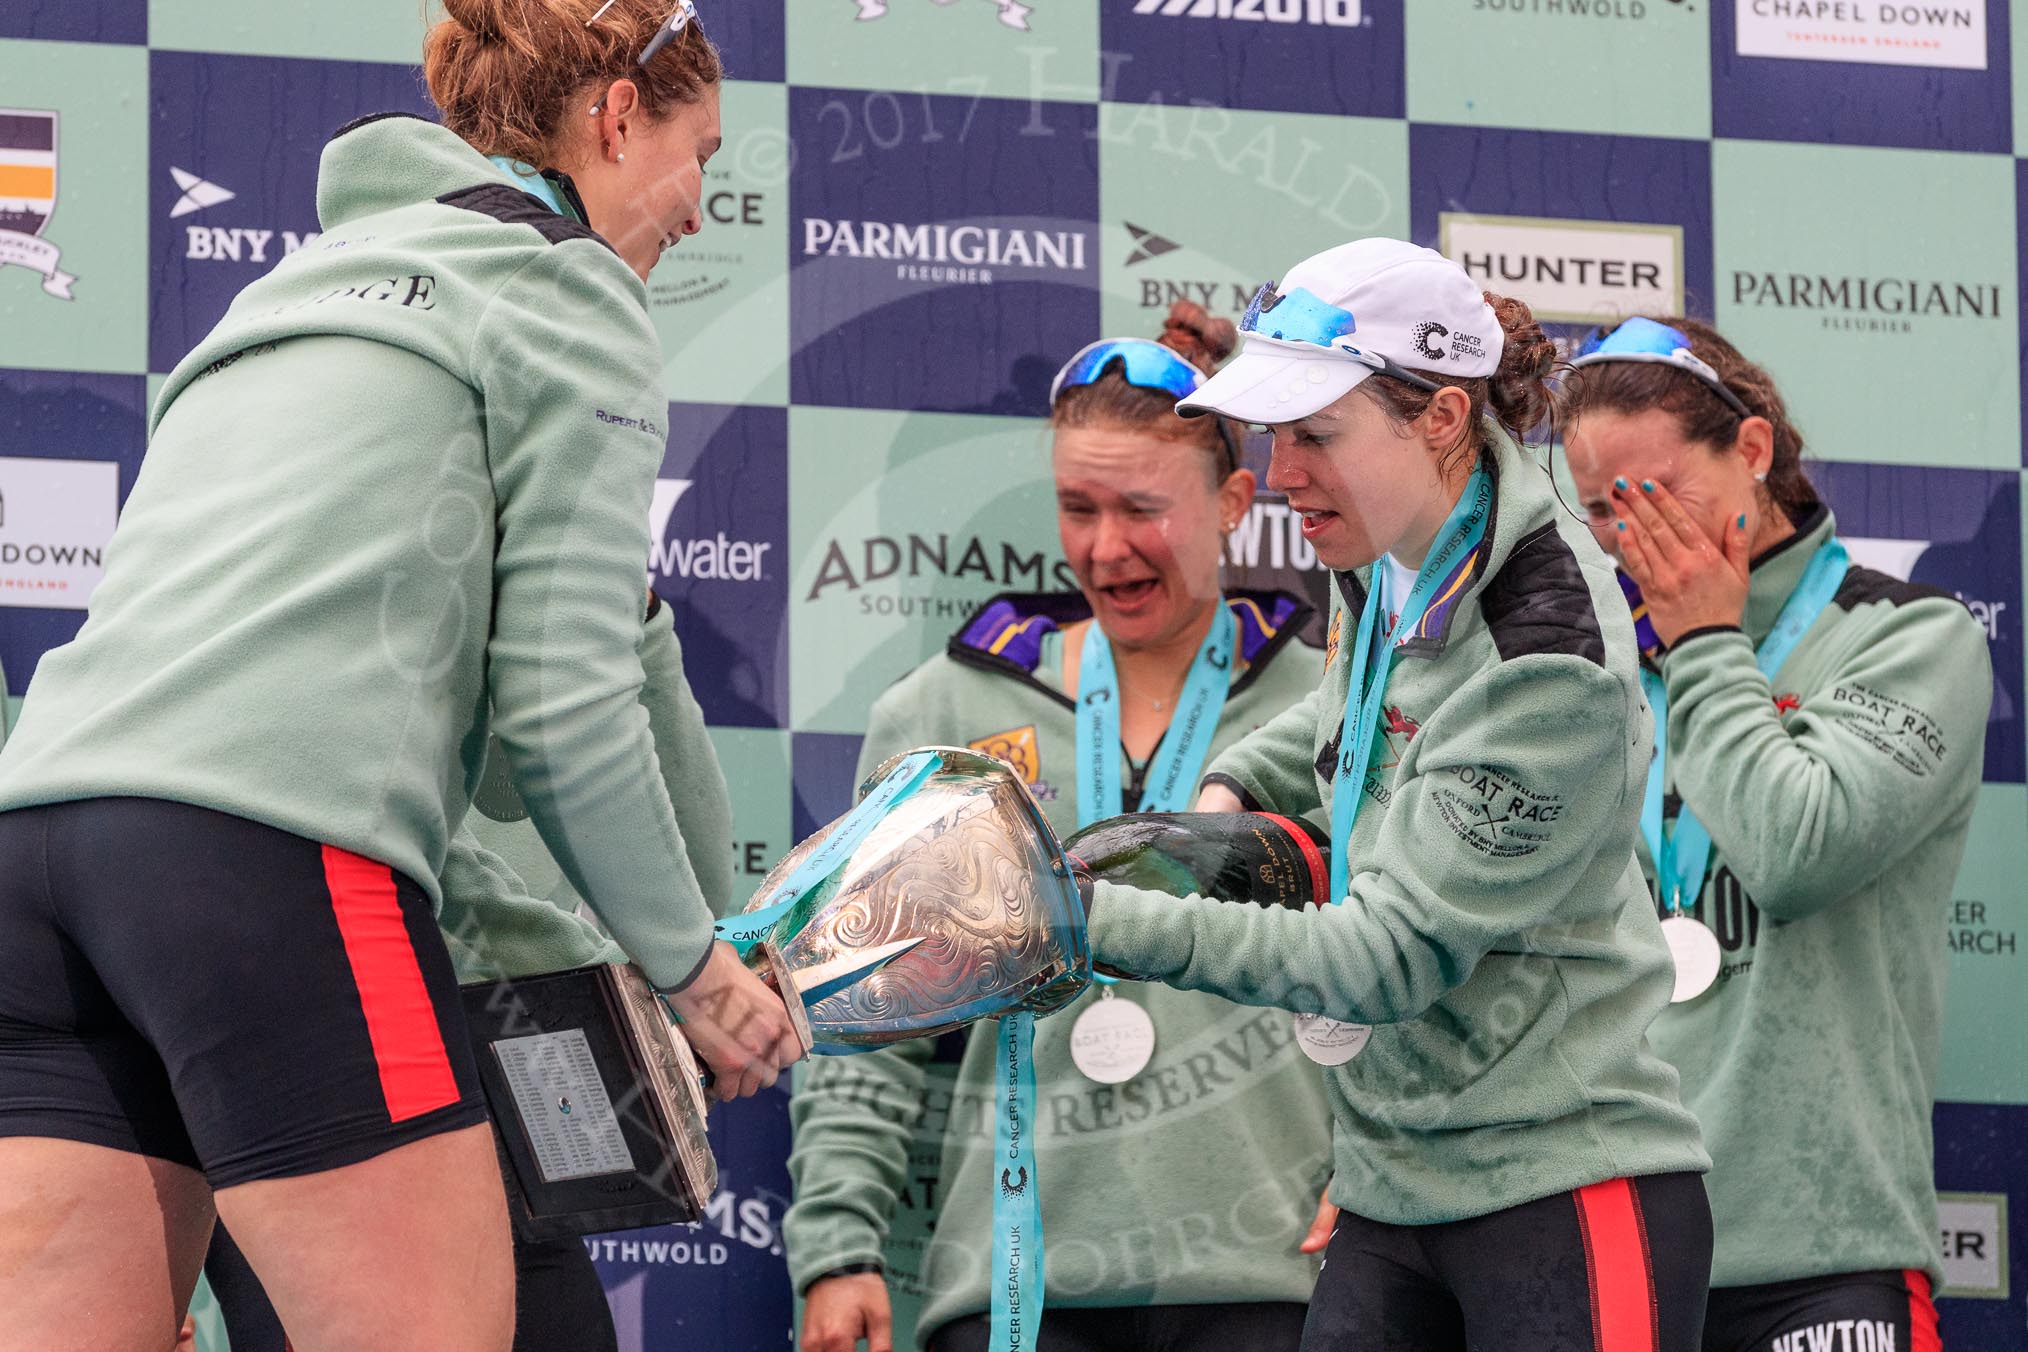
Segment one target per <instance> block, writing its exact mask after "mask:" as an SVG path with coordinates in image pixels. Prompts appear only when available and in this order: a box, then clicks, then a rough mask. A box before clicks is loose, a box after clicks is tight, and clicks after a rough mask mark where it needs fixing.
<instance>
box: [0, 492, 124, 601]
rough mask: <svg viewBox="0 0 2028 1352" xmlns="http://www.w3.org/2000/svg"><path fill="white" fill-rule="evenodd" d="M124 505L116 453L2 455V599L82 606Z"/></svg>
mask: <svg viewBox="0 0 2028 1352" xmlns="http://www.w3.org/2000/svg"><path fill="white" fill-rule="evenodd" d="M119 512H120V467H119V466H118V465H117V464H115V463H114V462H112V461H110V460H43V459H35V458H27V457H21V456H0V606H32V607H35V608H37V609H45V610H83V609H84V608H85V606H86V604H87V603H88V602H89V601H90V600H91V595H92V590H93V589H94V588H95V587H97V586H98V584H99V579H100V578H101V577H103V576H104V575H105V553H106V543H107V541H109V540H111V539H112V538H113V527H114V526H115V525H116V524H117V523H118V520H119Z"/></svg>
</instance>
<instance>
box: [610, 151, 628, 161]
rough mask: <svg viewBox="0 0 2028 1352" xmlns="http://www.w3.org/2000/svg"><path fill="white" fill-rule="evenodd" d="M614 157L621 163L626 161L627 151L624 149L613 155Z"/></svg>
mask: <svg viewBox="0 0 2028 1352" xmlns="http://www.w3.org/2000/svg"><path fill="white" fill-rule="evenodd" d="M613 158H614V159H616V160H619V161H620V162H621V163H625V162H626V158H627V152H626V151H624V150H622V151H621V152H620V153H619V154H617V155H615V156H613Z"/></svg>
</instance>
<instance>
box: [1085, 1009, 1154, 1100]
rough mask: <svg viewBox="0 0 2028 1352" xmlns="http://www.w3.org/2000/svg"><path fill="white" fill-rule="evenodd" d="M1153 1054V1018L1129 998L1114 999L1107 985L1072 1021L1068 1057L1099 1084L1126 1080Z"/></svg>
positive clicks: (1139, 1069)
mask: <svg viewBox="0 0 2028 1352" xmlns="http://www.w3.org/2000/svg"><path fill="white" fill-rule="evenodd" d="M1154 1055H1155V1021H1154V1020H1153V1019H1151V1018H1149V1017H1148V1011H1147V1010H1145V1009H1142V1008H1141V1007H1140V1006H1139V1005H1137V1004H1135V1003H1134V1002H1133V1001H1132V1000H1120V999H1115V998H1114V996H1113V993H1112V990H1111V988H1110V987H1108V988H1107V989H1106V990H1105V992H1104V993H1103V994H1101V995H1100V996H1099V998H1098V999H1096V1000H1094V1001H1092V1002H1091V1003H1090V1004H1088V1005H1086V1006H1085V1007H1084V1012H1083V1013H1082V1014H1080V1015H1078V1016H1077V1022H1076V1023H1074V1024H1072V1025H1071V1028H1070V1059H1071V1060H1072V1061H1073V1062H1074V1063H1075V1064H1076V1065H1077V1068H1078V1069H1079V1070H1080V1071H1082V1072H1083V1073H1084V1077H1085V1078H1086V1079H1088V1080H1095V1081H1097V1082H1098V1083H1099V1084H1125V1083H1126V1082H1127V1081H1128V1080H1131V1079H1133V1078H1134V1077H1135V1076H1136V1075H1139V1074H1140V1073H1141V1072H1142V1071H1143V1070H1146V1069H1147V1068H1148V1062H1149V1061H1151V1060H1152V1059H1154Z"/></svg>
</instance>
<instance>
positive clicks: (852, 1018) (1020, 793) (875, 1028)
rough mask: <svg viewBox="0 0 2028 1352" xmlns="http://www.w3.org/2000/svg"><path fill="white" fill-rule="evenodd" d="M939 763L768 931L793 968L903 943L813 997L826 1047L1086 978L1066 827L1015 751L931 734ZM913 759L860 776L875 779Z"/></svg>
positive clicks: (924, 1029)
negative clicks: (873, 965)
mask: <svg viewBox="0 0 2028 1352" xmlns="http://www.w3.org/2000/svg"><path fill="white" fill-rule="evenodd" d="M926 752H927V753H934V754H935V756H936V757H937V759H938V762H939V763H938V765H937V766H936V767H935V769H933V770H931V771H930V772H929V773H928V774H927V776H926V777H925V778H923V779H922V780H921V781H920V783H919V784H918V785H917V787H916V788H915V789H914V790H913V791H912V792H910V793H909V794H908V795H907V796H906V797H904V798H902V799H900V801H898V802H896V803H895V804H894V805H893V806H891V807H889V808H888V809H887V810H886V812H885V814H884V815H883V816H882V817H881V818H880V820H879V821H878V823H877V824H875V825H874V826H873V827H872V828H871V829H870V830H869V831H867V833H866V834H865V836H864V837H863V839H861V840H860V841H859V843H858V844H857V845H856V846H855V847H854V848H853V849H852V850H851V852H850V853H849V855H848V856H847V857H846V858H845V860H844V862H843V863H842V864H840V865H839V866H838V867H837V868H836V869H835V870H833V871H831V872H830V873H829V875H828V876H827V877H826V878H825V880H824V881H823V883H822V884H821V885H820V886H817V887H815V888H813V889H811V890H810V891H809V892H807V893H805V894H804V896H803V897H802V899H801V901H800V902H799V903H798V904H797V905H796V906H795V907H794V909H793V910H791V911H790V912H788V913H787V914H784V915H782V916H781V917H780V918H779V919H778V920H777V921H776V922H775V924H774V925H773V926H772V927H771V928H770V929H769V930H768V932H767V934H766V936H765V937H766V938H767V939H768V940H769V941H770V942H772V943H773V944H774V946H775V947H776V948H777V949H779V950H780V953H781V962H782V963H783V965H784V966H785V967H786V968H787V969H788V970H789V971H790V972H794V971H797V970H799V969H802V968H807V967H813V966H818V965H822V964H828V963H833V962H835V961H837V960H838V959H841V958H845V957H848V956H851V955H872V954H877V953H880V952H882V951H886V950H888V949H889V948H890V947H891V946H894V945H897V944H902V943H906V942H907V941H910V940H914V941H916V942H915V943H914V944H913V946H912V947H909V948H908V949H907V950H906V951H905V952H902V953H901V955H900V956H898V957H896V958H894V959H893V960H892V961H889V962H887V963H886V964H885V965H883V966H881V967H880V968H879V969H878V970H876V971H874V972H872V974H871V975H868V976H865V977H863V978H861V979H860V980H858V981H856V982H853V983H852V984H851V985H849V986H847V987H845V988H844V989H843V990H840V991H837V992H836V993H834V994H830V995H827V996H825V997H824V998H823V999H821V1000H818V1001H815V1002H814V1003H812V1004H811V1005H810V1007H809V1010H808V1013H809V1018H810V1032H811V1036H812V1038H813V1039H814V1043H815V1046H814V1050H815V1051H817V1052H818V1053H820V1054H821V1053H833V1054H835V1053H842V1052H854V1051H865V1050H867V1049H868V1048H872V1047H880V1046H885V1045H887V1044H888V1043H892V1042H901V1041H905V1040H907V1039H909V1038H918V1037H934V1036H936V1035H937V1034H939V1033H946V1032H950V1031H951V1030H953V1029H956V1028H962V1027H964V1026H965V1025H966V1024H969V1023H972V1022H973V1021H975V1020H978V1019H986V1018H993V1017H996V1016H998V1015H1002V1014H1009V1013H1013V1012H1015V1011H1026V1012H1028V1013H1031V1014H1047V1013H1049V1012H1050V1011H1051V1010H1054V1009H1060V1008H1062V1007H1063V1006H1064V1005H1066V1004H1068V1003H1070V1001H1072V1000H1074V999H1076V998H1077V995H1078V993H1079V992H1080V991H1082V990H1083V989H1084V987H1085V985H1086V984H1087V983H1088V982H1089V981H1090V980H1091V952H1090V948H1089V945H1088V944H1087V942H1086V934H1085V919H1084V903H1083V901H1082V900H1081V899H1080V898H1079V896H1078V891H1077V885H1076V883H1075V881H1074V880H1073V879H1072V877H1071V873H1070V867H1069V865H1068V863H1067V862H1066V861H1065V859H1064V857H1063V849H1062V847H1061V845H1059V844H1058V842H1057V839H1056V833H1055V832H1054V831H1053V830H1051V829H1050V826H1049V822H1048V821H1047V819H1045V818H1044V817H1043V815H1042V812H1041V810H1040V809H1039V808H1037V807H1036V805H1035V800H1034V799H1033V798H1031V797H1030V796H1029V793H1028V786H1027V785H1026V784H1024V783H1022V781H1021V779H1020V777H1019V776H1018V775H1016V774H1015V773H1014V771H1013V769H1012V767H1010V766H1009V765H1007V763H1006V762H1004V761H1001V760H997V759H995V758H994V757H991V756H984V755H981V754H979V753H978V752H976V751H968V750H964V749H961V748H957V747H925V748H921V749H920V750H918V751H915V752H910V753H907V755H908V756H920V755H922V754H924V753H926ZM905 758H906V757H904V756H897V757H894V758H893V759H891V760H889V761H887V762H886V763H885V764H883V765H882V766H881V767H880V768H879V769H878V770H876V771H874V773H873V774H872V775H871V776H870V777H869V778H868V779H867V781H866V783H865V784H864V785H862V786H861V791H862V792H866V791H868V790H870V789H871V788H872V787H873V786H875V785H877V784H879V783H880V782H881V781H882V780H883V779H885V778H886V777H887V775H888V774H889V772H890V771H891V770H893V769H894V767H896V766H897V765H899V764H900V763H901V762H902V761H903V760H904V759H905ZM846 820H847V818H844V817H841V818H840V819H839V820H838V821H834V822H832V823H831V824H830V825H829V826H826V827H825V828H824V829H823V830H821V831H819V832H817V833H816V834H815V835H813V836H811V837H810V838H809V839H808V840H805V841H803V842H802V843H801V844H800V845H798V846H796V848H795V849H793V850H791V851H790V852H789V853H788V854H787V855H786V856H785V857H784V858H783V859H782V860H781V861H780V862H779V863H777V864H776V865H775V867H774V869H773V870H772V871H771V872H770V873H769V874H768V876H767V878H766V879H764V880H763V881H762V883H761V886H760V889H759V890H758V891H757V892H756V893H755V896H754V900H753V902H752V903H750V904H749V906H748V908H747V909H748V911H749V912H754V911H759V910H761V909H762V908H763V906H764V905H765V904H766V903H767V902H768V900H769V899H770V898H771V897H773V896H774V895H775V894H776V892H777V889H778V887H779V886H780V885H781V884H782V882H783V881H784V880H786V879H788V878H789V877H790V876H791V875H793V874H794V873H795V872H796V870H797V868H798V866H799V865H800V864H801V863H802V861H803V860H804V859H806V858H807V857H809V856H810V855H811V854H812V853H813V852H815V851H817V850H818V849H820V848H822V846H823V844H824V842H825V840H826V839H827V838H828V837H829V836H830V834H831V833H832V832H833V831H835V830H837V829H839V827H840V825H841V823H843V822H845V821H846Z"/></svg>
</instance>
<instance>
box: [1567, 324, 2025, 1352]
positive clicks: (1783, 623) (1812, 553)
mask: <svg viewBox="0 0 2028 1352" xmlns="http://www.w3.org/2000/svg"><path fill="white" fill-rule="evenodd" d="M1575 367H1576V369H1575V370H1574V371H1573V372H1572V374H1571V376H1570V378H1569V380H1568V381H1567V382H1566V384H1565V387H1564V390H1563V394H1562V398H1561V401H1560V403H1561V414H1562V417H1561V421H1562V425H1563V429H1564V435H1565V438H1566V440H1567V443H1568V450H1569V459H1570V467H1571V474H1572V477H1573V479H1574V480H1575V482H1576V484H1577V487H1578V491H1579V495H1580V498H1581V501H1582V503H1583V506H1584V509H1585V512H1586V514H1587V516H1588V517H1589V519H1590V523H1591V526H1592V530H1593V533H1594V534H1595V535H1596V536H1597V537H1598V540H1599V543H1601V544H1602V545H1604V546H1605V547H1606V548H1607V549H1608V550H1610V551H1611V552H1612V553H1613V554H1614V555H1615V556H1616V557H1617V558H1618V559H1619V561H1620V566H1621V568H1622V569H1623V585H1624V587H1625V590H1626V593H1627V595H1628V597H1629V599H1630V601H1631V602H1632V604H1633V613H1634V614H1635V616H1636V617H1637V618H1638V620H1639V622H1640V627H1641V633H1642V638H1643V641H1644V646H1645V648H1646V653H1645V655H1644V659H1643V662H1644V666H1643V671H1642V679H1643V681H1644V683H1645V684H1646V685H1647V688H1648V694H1649V700H1650V702H1651V703H1652V704H1653V706H1654V708H1655V716H1656V748H1657V749H1656V756H1655V760H1654V763H1653V766H1652V767H1651V769H1650V770H1649V773H1648V782H1647V795H1648V796H1647V810H1646V814H1645V816H1644V819H1643V837H1644V841H1643V858H1642V862H1643V865H1644V867H1645V868H1646V869H1647V870H1648V872H1649V874H1650V876H1651V877H1652V878H1653V885H1654V888H1655V893H1656V896H1657V899H1658V902H1659V905H1660V908H1661V911H1662V914H1663V915H1664V916H1665V917H1666V919H1665V921H1664V924H1665V927H1666V928H1667V929H1668V930H1669V931H1670V934H1671V944H1672V947H1673V948H1674V949H1675V950H1676V951H1677V953H1678V955H1679V963H1678V973H1677V981H1676V992H1675V993H1676V997H1677V1002H1676V1003H1675V1004H1673V1005H1672V1006H1671V1007H1670V1008H1669V1010H1668V1011H1667V1012H1666V1013H1665V1014H1663V1015H1662V1017H1661V1018H1660V1019H1658V1020H1657V1021H1656V1023H1655V1026H1654V1029H1653V1030H1652V1034H1651V1036H1652V1037H1653V1039H1654V1043H1655V1048H1656V1050H1657V1051H1658V1052H1659V1053H1661V1054H1662V1055H1663V1056H1664V1057H1665V1058H1667V1059H1668V1060H1669V1061H1671V1062H1672V1063H1674V1064H1675V1065H1676V1067H1677V1068H1678V1069H1679V1070H1680V1071H1681V1072H1682V1077H1683V1095H1684V1101H1685V1102H1686V1103H1687V1104H1688V1105H1689V1106H1690V1107H1691V1109H1692V1110H1693V1111H1695V1112H1696V1114H1697V1116H1698V1119H1699V1121H1701V1122H1702V1123H1703V1125H1704V1132H1705V1139H1706V1142H1707V1143H1708V1145H1709V1146H1710V1150H1711V1156H1712V1171H1711V1176H1710V1179H1709V1187H1710V1192H1711V1204H1712V1216H1713V1220H1714V1222H1715V1224H1716V1229H1717V1246H1716V1251H1715V1257H1714V1261H1713V1267H1712V1287H1713V1290H1712V1292H1711V1304H1710V1314H1709V1318H1708V1320H1707V1323H1706V1330H1705V1346H1706V1348H1707V1349H1710V1352H1749V1350H1750V1349H1760V1348H1765V1347H1767V1346H1769V1345H1770V1343H1773V1344H1774V1345H1784V1344H1783V1341H1782V1340H1783V1339H1785V1338H1788V1337H1790V1336H1791V1335H1794V1336H1795V1337H1796V1339H1798V1340H1801V1339H1802V1338H1803V1337H1804V1336H1805V1334H1806V1331H1809V1330H1821V1329H1827V1328H1835V1327H1838V1326H1840V1325H1852V1326H1853V1327H1861V1328H1863V1329H1864V1330H1865V1331H1866V1337H1865V1339H1864V1341H1873V1342H1875V1343H1876V1344H1877V1345H1878V1346H1882V1347H1896V1348H1914V1349H1918V1352H1921V1350H1922V1349H1934V1348H1936V1347H1937V1346H1939V1344H1938V1342H1937V1329H1936V1311H1935V1307H1934V1306H1933V1305H1932V1303H1931V1299H1930V1292H1931V1290H1932V1287H1933V1284H1934V1283H1935V1282H1936V1280H1937V1279H1938V1278H1939V1277H1940V1275H1941V1268H1942V1254H1941V1252H1940V1250H1939V1247H1938V1236H1937V1225H1936V1191H1935V1185H1934V1182H1933V1167H1934V1162H1933V1153H1932V1143H1931V1139H1930V1110H1931V1106H1932V1101H1933V1100H1934V1098H1935V1090H1936V1072H1937V1057H1938V1054H1939V1046H1940V1040H1941V1027H1942V1017H1943V1011H1942V1003H1943V982H1944V971H1945V958H1946V954H1945V946H1944V927H1945V916H1946V911H1947V909H1948V907H1949V904H1950V897H1951V881H1952V879H1953V878H1954V877H1956V875H1957V868H1958V861H1959V858H1960V856H1961V855H1962V854H1963V851H1964V845H1965V837H1966V834H1967V832H1968V830H1969V829H1970V825H1971V820H1972V810H1973V806H1974V803H1975V801H1976V798H1977V794H1978V788H1979V781H1980V770H1981V765H1982V762H1983V759H1984V752H1985V724H1986V714H1987V709H1988V705H1989V703H1990V701H1991V696H1992V672H1991V663H1990V659H1989V657H1988V653H1987V646H1986V638H1985V634H1984V633H1983V632H1982V631H1981V629H1980V627H1979V625H1978V624H1977V622H1976V621H1974V620H1973V619H1972V617H1971V616H1970V615H1969V614H1968V613H1967V612H1966V610H1965V607H1964V606H1963V604H1961V603H1960V602H1959V601H1958V600H1957V598H1955V597H1954V596H1951V595H1950V594H1949V593H1947V592H1942V591H1938V590H1936V589H1935V588H1931V587H1925V586H1919V585H1914V584H1910V583H1907V582H1903V581H1900V580H1899V579H1896V578H1892V577H1888V576H1886V575H1884V574H1881V573H1878V572H1875V571H1873V570H1872V569H1869V568H1864V567H1860V566H1858V565H1856V564H1854V563H1853V562H1852V561H1851V559H1850V557H1849V555H1848V553H1847V551H1846V549H1845V547H1844V545H1843V544H1842V543H1841V542H1840V541H1839V539H1838V536H1837V530H1836V524H1835V522H1834V521H1833V519H1832V516H1831V512H1830V510H1829V509H1828V508H1826V507H1825V506H1824V504H1823V503H1822V502H1821V501H1819V499H1818V497H1817V493H1816V490H1815V489H1814V488H1812V487H1811V485H1810V481H1809V479H1808V478H1807V477H1806V476H1805V474H1804V472H1803V468H1802V464H1801V453H1802V438H1801V436H1800V435H1799V434H1798V433H1797V431H1796V429H1795V427H1794V425H1793V424H1792V423H1791V422H1790V421H1789V418H1788V412H1787V409H1786V408H1785V406H1784V405H1783V402H1782V399H1781V396H1780V394H1779V393H1778V392H1777V391H1776V389H1775V386H1774V382H1773V380H1772V379H1770V377H1769V376H1768V374H1767V372H1766V371H1764V370H1763V369H1761V368H1760V367H1759V366H1757V365H1755V364H1754V363H1753V362H1751V361H1749V360H1747V359H1746V358H1745V357H1744V356H1742V355H1741V354H1740V353H1739V351H1738V349H1736V348H1734V347H1733V346H1732V344H1730V343H1728V342H1726V341H1725V339H1723V338H1721V337H1720V336H1719V335H1718V334H1717V333H1715V332H1714V331H1712V330H1711V329H1710V328H1709V327H1707V326H1705V325H1703V324H1699V323H1696V322H1694V321H1692V320H1688V319H1665V320H1655V319H1648V318H1636V319H1629V320H1627V321H1626V322H1625V323H1623V324H1621V325H1619V326H1618V327H1617V328H1616V329H1614V330H1612V331H1611V332H1609V333H1606V334H1603V335H1601V336H1600V337H1599V338H1598V339H1596V340H1594V342H1593V343H1592V344H1590V346H1589V349H1588V350H1587V351H1586V352H1584V353H1583V354H1582V355H1580V356H1579V357H1578V358H1577V360H1576V362H1575ZM1857 1345H1863V1341H1862V1343H1861V1344H1857Z"/></svg>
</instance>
